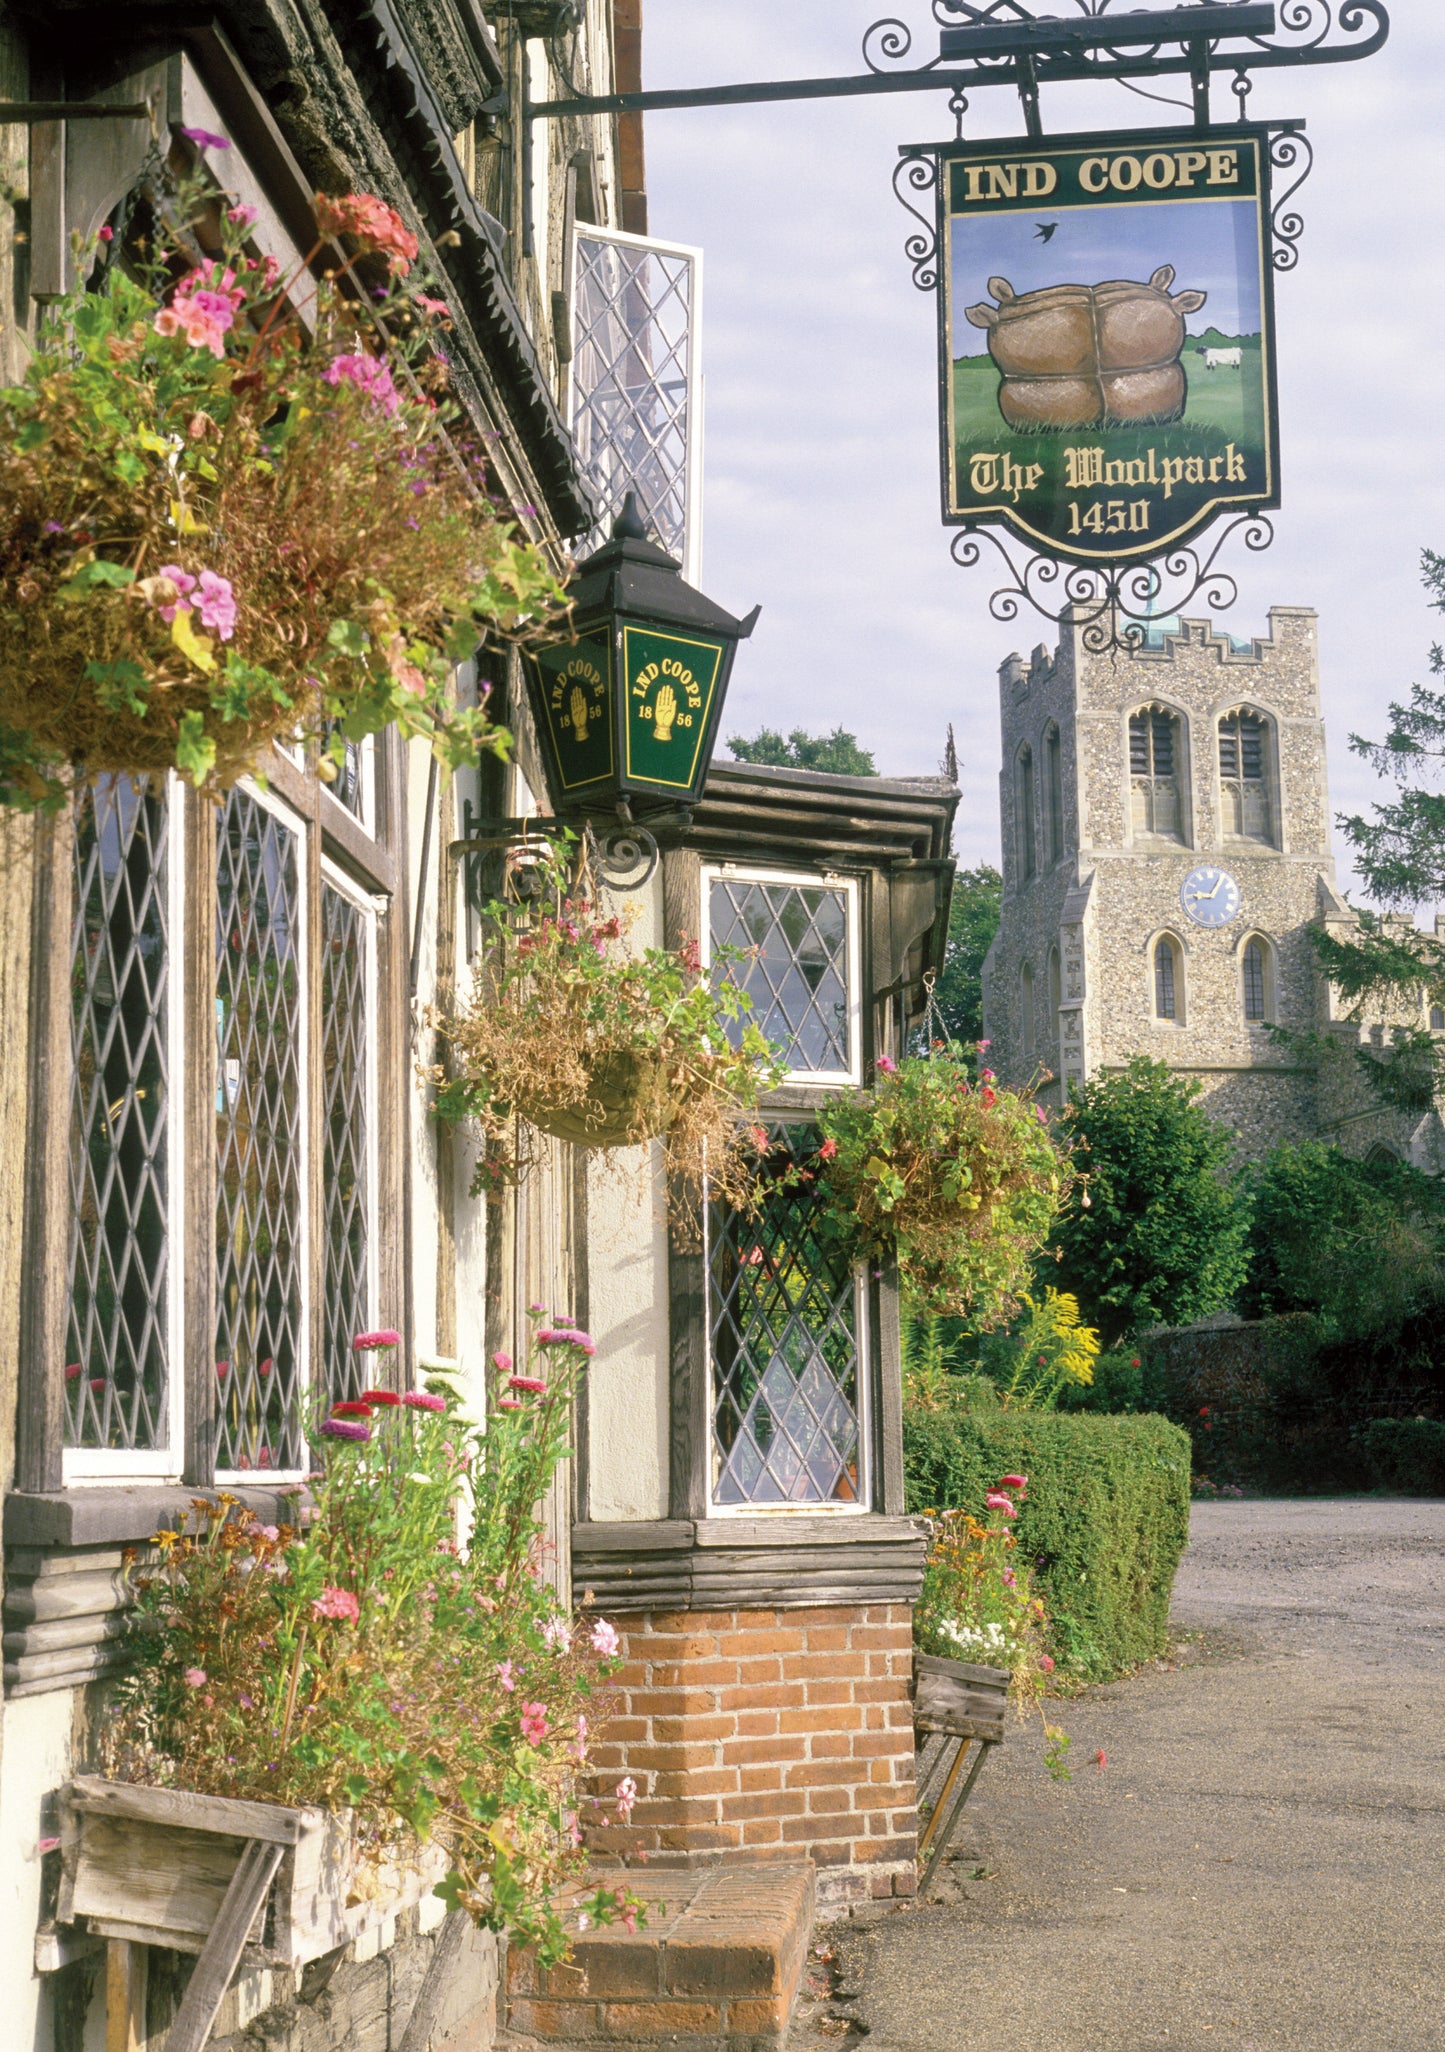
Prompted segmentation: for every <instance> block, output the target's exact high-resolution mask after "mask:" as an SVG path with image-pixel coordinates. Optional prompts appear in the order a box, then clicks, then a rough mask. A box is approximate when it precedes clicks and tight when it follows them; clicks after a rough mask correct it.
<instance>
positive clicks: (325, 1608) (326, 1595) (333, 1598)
mask: <svg viewBox="0 0 1445 2052" xmlns="http://www.w3.org/2000/svg"><path fill="white" fill-rule="evenodd" d="M311 1609H312V1612H313V1614H314V1615H315V1616H317V1617H339V1618H344V1619H345V1620H346V1622H347V1623H348V1624H355V1623H356V1620H357V1619H358V1618H359V1617H360V1615H361V1605H360V1603H359V1602H358V1601H357V1599H356V1597H355V1596H354V1595H353V1594H352V1592H351V1590H350V1589H337V1588H332V1587H327V1588H325V1589H323V1590H322V1591H321V1594H320V1595H319V1596H318V1597H317V1598H316V1600H315V1602H314V1603H313V1604H312V1606H311Z"/></svg>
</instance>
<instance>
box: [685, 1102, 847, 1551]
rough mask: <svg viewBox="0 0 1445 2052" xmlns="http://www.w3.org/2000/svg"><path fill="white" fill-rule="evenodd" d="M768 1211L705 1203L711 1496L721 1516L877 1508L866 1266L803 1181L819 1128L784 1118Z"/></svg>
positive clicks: (773, 1152)
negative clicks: (854, 1259) (872, 1499)
mask: <svg viewBox="0 0 1445 2052" xmlns="http://www.w3.org/2000/svg"><path fill="white" fill-rule="evenodd" d="M769 1139H770V1143H771V1144H770V1148H769V1151H768V1153H767V1155H766V1156H765V1158H764V1161H763V1164H762V1171H761V1174H762V1196H761V1201H760V1203H759V1206H758V1209H757V1210H756V1211H755V1212H753V1213H742V1212H737V1211H733V1210H731V1209H730V1208H729V1207H727V1206H725V1205H722V1204H718V1203H712V1204H710V1205H709V1206H708V1220H707V1269H708V1342H709V1355H710V1363H711V1371H712V1400H711V1432H710V1449H709V1453H710V1458H709V1474H710V1494H711V1500H712V1503H713V1506H714V1507H715V1508H716V1509H719V1510H724V1511H727V1510H743V1509H748V1508H754V1509H755V1508H758V1507H762V1506H769V1505H771V1506H776V1507H782V1506H785V1505H793V1506H798V1505H809V1506H812V1507H814V1508H822V1507H835V1508H838V1509H852V1510H866V1509H867V1508H868V1507H869V1494H870V1482H869V1475H868V1463H867V1372H866V1362H867V1358H868V1349H867V1331H866V1317H867V1314H866V1304H867V1294H866V1289H865V1284H864V1271H863V1270H861V1269H860V1268H858V1267H855V1266H854V1264H852V1263H851V1262H850V1261H849V1260H848V1258H847V1256H846V1254H845V1253H843V1252H841V1251H840V1250H839V1246H838V1243H837V1241H836V1239H835V1238H833V1237H832V1236H831V1235H828V1234H826V1233H825V1232H824V1231H823V1230H822V1226H823V1218H822V1212H823V1206H822V1201H821V1199H820V1198H819V1196H818V1192H817V1185H816V1183H815V1182H814V1181H813V1180H811V1179H804V1178H803V1177H800V1176H799V1175H798V1173H797V1172H798V1170H799V1169H804V1170H806V1168H807V1166H808V1164H809V1162H810V1161H811V1159H812V1157H813V1154H814V1152H815V1150H816V1148H817V1145H818V1133H817V1129H816V1128H815V1127H812V1126H807V1125H795V1126H787V1125H777V1126H774V1127H773V1128H772V1129H771V1131H770V1133H769Z"/></svg>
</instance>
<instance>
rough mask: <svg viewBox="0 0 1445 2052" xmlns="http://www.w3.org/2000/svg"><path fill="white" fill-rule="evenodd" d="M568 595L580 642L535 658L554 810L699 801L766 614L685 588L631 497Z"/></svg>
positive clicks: (664, 807) (535, 701)
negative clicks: (745, 648)
mask: <svg viewBox="0 0 1445 2052" xmlns="http://www.w3.org/2000/svg"><path fill="white" fill-rule="evenodd" d="M567 591H568V596H569V597H570V599H571V600H572V607H573V613H572V619H573V638H572V639H571V640H570V641H563V642H555V643H553V644H551V645H550V646H548V647H546V648H543V649H542V650H540V651H539V652H538V653H537V654H535V655H534V656H533V657H532V658H531V661H530V680H529V681H530V685H531V692H532V709H533V713H534V715H535V718H536V722H537V728H538V732H539V734H540V737H541V742H542V751H543V758H544V767H545V770H546V776H547V786H548V796H549V797H550V798H551V801H552V809H553V811H554V812H556V813H557V814H559V815H561V816H564V817H565V816H566V815H568V814H572V815H578V814H582V813H600V812H612V811H621V812H622V813H623V814H624V815H625V816H630V817H641V816H643V815H644V814H646V813H649V812H653V813H655V812H659V811H666V812H671V811H675V810H678V809H679V808H681V809H684V810H685V809H686V808H688V807H691V806H693V805H695V804H696V803H697V801H698V799H699V798H700V797H701V795H702V787H703V784H704V782H705V780H706V778H707V772H708V767H709V765H710V763H711V761H712V751H713V746H714V744H715V742H716V739H717V728H718V721H719V719H720V718H721V716H722V708H723V700H724V698H725V697H726V695H727V687H728V678H729V675H730V673H731V670H732V663H733V656H734V653H735V652H736V649H737V644H738V643H739V641H743V640H746V638H747V637H748V635H750V634H751V633H752V631H753V626H754V623H755V622H756V620H757V617H758V612H759V610H760V609H759V608H758V607H756V606H755V607H754V608H753V610H752V612H751V613H750V614H749V615H748V617H747V618H746V619H745V620H738V619H734V617H733V615H732V614H731V613H728V612H725V611H724V610H723V608H722V607H721V606H718V605H714V603H713V602H712V600H711V599H709V598H705V597H704V596H703V594H702V593H701V592H700V591H696V590H694V588H693V587H692V586H691V585H690V584H686V583H684V582H683V578H682V575H681V569H680V566H679V564H678V562H677V560H676V559H675V558H674V557H672V556H669V555H667V554H666V552H665V551H664V550H662V549H660V548H659V547H658V546H657V544H656V543H655V542H653V541H650V540H649V539H648V536H647V529H646V527H645V526H644V525H643V522H642V519H641V516H640V515H639V513H638V510H637V502H636V499H635V498H634V496H633V494H631V493H629V494H628V496H627V499H626V502H625V503H624V505H623V509H622V512H621V513H620V514H619V515H618V518H617V521H616V524H615V525H614V527H613V529H612V535H611V539H610V540H608V541H607V542H604V544H603V545H602V547H601V548H600V549H598V550H597V551H596V553H595V554H593V555H591V556H588V557H587V558H586V560H585V561H584V562H582V563H579V564H578V566H577V569H576V572H575V574H574V575H573V577H572V579H571V581H570V582H569V584H568V587H567Z"/></svg>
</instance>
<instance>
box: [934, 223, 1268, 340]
mask: <svg viewBox="0 0 1445 2052" xmlns="http://www.w3.org/2000/svg"><path fill="white" fill-rule="evenodd" d="M1037 211H1038V213H1039V214H1040V215H1041V216H1042V218H1043V219H1044V220H1045V221H1048V220H1049V219H1050V216H1049V213H1048V209H1047V208H1042V209H1039V210H1037ZM1255 219H1256V214H1255V205H1254V202H1253V201H1252V200H1250V201H1242V200H1219V199H1216V200H1213V201H1203V202H1198V201H1196V202H1194V203H1193V204H1191V203H1189V202H1188V201H1180V200H1175V201H1173V202H1172V203H1171V202H1170V201H1167V200H1165V201H1161V202H1160V203H1159V204H1158V205H1157V206H1147V205H1146V206H1133V207H1080V208H1069V209H1067V210H1064V209H1061V210H1060V211H1059V212H1058V213H1057V214H1055V215H1054V216H1053V217H1052V220H1053V225H1054V232H1053V234H1052V235H1051V236H1050V238H1049V240H1048V241H1047V242H1040V241H1038V239H1037V237H1036V234H1035V227H1034V222H1035V215H1034V214H995V215H993V216H992V217H985V218H972V219H969V220H963V221H959V222H958V223H957V224H956V226H955V227H954V231H953V276H954V286H953V305H954V322H955V327H956V333H955V335H954V354H955V356H981V355H985V354H986V353H987V350H988V338H987V336H986V335H985V334H984V333H983V332H982V331H981V330H980V329H978V328H977V327H974V326H971V325H970V324H969V323H968V322H967V321H966V320H965V319H964V308H965V307H966V306H968V305H969V304H970V303H971V302H975V301H979V302H981V301H986V300H988V299H989V298H990V296H991V295H990V293H989V287H988V281H989V279H990V278H992V277H995V276H998V277H1003V278H1006V279H1007V280H1008V282H1009V284H1010V285H1012V287H1013V289H1014V291H1015V292H1016V293H1019V294H1022V293H1025V292H1035V291H1037V290H1038V289H1039V288H1040V287H1042V286H1049V285H1101V284H1103V283H1104V281H1105V280H1106V279H1110V278H1133V279H1137V280H1143V279H1147V278H1152V277H1153V276H1154V273H1155V272H1156V271H1157V270H1158V269H1159V267H1160V266H1161V265H1162V264H1172V265H1173V267H1174V271H1175V278H1174V283H1173V285H1172V286H1171V287H1170V288H1169V289H1170V291H1171V292H1173V293H1179V292H1186V291H1195V292H1203V293H1204V294H1205V301H1204V304H1203V306H1201V307H1200V308H1198V309H1197V311H1195V312H1192V313H1187V314H1186V315H1185V321H1184V325H1185V327H1186V329H1187V330H1188V332H1189V333H1190V334H1191V335H1202V334H1203V333H1204V331H1205V329H1206V328H1218V329H1219V331H1220V333H1221V334H1223V335H1257V334H1258V333H1259V293H1260V288H1259V239H1258V237H1257V235H1256V234H1255Z"/></svg>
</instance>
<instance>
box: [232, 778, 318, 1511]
mask: <svg viewBox="0 0 1445 2052" xmlns="http://www.w3.org/2000/svg"><path fill="white" fill-rule="evenodd" d="M237 788H238V789H239V790H241V791H244V792H245V794H246V796H247V797H248V798H252V799H254V800H255V802H256V803H257V804H258V805H259V806H260V808H261V810H262V811H263V812H269V813H270V814H271V815H272V817H273V818H275V819H278V820H280V822H281V824H282V825H283V826H284V827H285V828H286V830H287V831H288V832H289V833H291V834H292V835H293V836H294V838H295V841H296V850H297V862H296V874H297V880H298V884H299V889H298V892H297V911H298V916H297V920H296V955H297V960H298V962H299V964H300V970H301V974H300V976H299V978H298V984H297V988H298V991H299V994H300V1004H299V1007H298V1020H297V1032H298V1037H299V1040H300V1044H301V1063H300V1092H299V1096H300V1111H299V1117H298V1120H297V1130H296V1160H297V1165H298V1180H299V1185H300V1188H299V1191H298V1200H299V1201H298V1210H299V1213H300V1216H299V1218H298V1221H297V1228H296V1239H297V1246H298V1248H299V1252H300V1258H299V1261H298V1264H297V1266H298V1271H299V1274H300V1280H301V1288H300V1302H299V1304H298V1307H297V1314H296V1336H297V1344H296V1371H297V1372H296V1402H297V1404H298V1405H299V1407H300V1414H301V1416H300V1423H301V1429H302V1453H303V1458H304V1456H305V1418H306V1405H307V1402H308V1400H309V1398H310V1395H311V1390H312V1386H313V1383H314V1380H315V1373H316V1363H315V1361H314V1360H313V1359H312V1348H311V1260H312V1251H311V1199H310V1193H309V1191H308V1190H307V1187H306V1163H307V1162H308V1161H309V1160H310V1158H311V1092H312V1089H313V1087H314V1081H315V1079H314V1078H313V1076H312V1074H311V1057H312V1048H311V975H310V966H311V892H310V888H309V884H308V876H309V855H310V841H309V835H310V834H311V833H312V832H313V831H314V828H313V826H312V823H311V821H309V820H307V819H304V818H303V817H302V816H301V814H300V813H297V812H293V811H292V809H291V807H290V806H289V805H287V804H286V802H285V800H284V799H281V798H278V797H277V796H276V795H275V793H274V792H272V791H263V790H262V789H261V788H260V786H259V785H258V784H257V783H256V782H255V780H254V779H253V778H251V777H243V778H242V779H241V781H240V783H239V785H238V786H237ZM213 916H214V908H213ZM217 1087H218V1088H219V1089H224V1087H225V1082H224V1078H222V1077H220V1076H219V1075H218V1077H217ZM215 1230H216V1228H215V1220H214V1219H212V1220H211V1221H210V1230H209V1235H208V1238H207V1246H208V1248H210V1247H212V1246H213V1245H214V1240H215ZM214 1258H215V1256H214V1253H212V1255H211V1259H212V1260H214ZM309 1473H310V1463H309V1461H308V1462H307V1464H306V1466H304V1467H299V1468H222V1467H219V1466H218V1467H217V1469H216V1471H215V1483H216V1486H217V1487H220V1486H222V1485H225V1486H229V1487H237V1486H239V1487H242V1488H244V1487H247V1486H250V1487H254V1486H255V1484H256V1483H257V1482H258V1481H260V1482H265V1483H268V1484H269V1483H272V1482H300V1481H304V1480H305V1479H306V1476H307V1475H308V1474H309Z"/></svg>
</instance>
